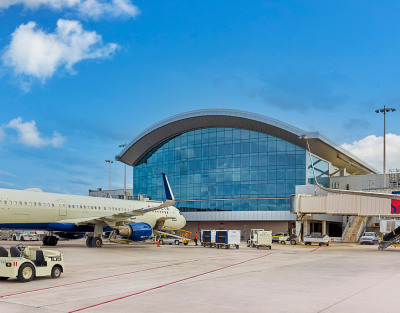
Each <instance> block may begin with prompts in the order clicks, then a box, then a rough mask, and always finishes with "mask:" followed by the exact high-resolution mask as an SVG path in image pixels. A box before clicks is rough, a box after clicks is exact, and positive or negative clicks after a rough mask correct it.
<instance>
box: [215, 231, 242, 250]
mask: <svg viewBox="0 0 400 313" xmlns="http://www.w3.org/2000/svg"><path fill="white" fill-rule="evenodd" d="M215 246H216V247H217V249H219V248H225V249H229V248H230V247H231V246H232V247H235V248H236V249H239V246H240V230H217V231H216V235H215Z"/></svg>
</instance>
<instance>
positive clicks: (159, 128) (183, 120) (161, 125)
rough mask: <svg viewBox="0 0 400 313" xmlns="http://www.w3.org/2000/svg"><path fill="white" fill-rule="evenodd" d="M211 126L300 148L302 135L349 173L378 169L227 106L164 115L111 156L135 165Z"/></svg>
mask: <svg viewBox="0 0 400 313" xmlns="http://www.w3.org/2000/svg"><path fill="white" fill-rule="evenodd" d="M214 127H229V128H240V129H247V130H252V131H257V132H260V133H264V134H268V135H271V136H274V137H277V138H281V139H283V140H286V141H288V142H291V143H293V144H295V145H297V146H300V147H303V148H306V147H305V145H306V142H305V140H302V139H299V136H301V135H304V134H305V135H306V136H307V137H308V139H309V143H310V149H311V152H312V153H313V154H315V155H316V156H319V157H321V158H323V159H325V160H327V161H329V162H331V163H332V165H333V166H335V167H338V168H346V170H347V172H348V173H350V174H352V173H360V174H365V173H377V172H378V171H377V170H376V169H374V168H373V167H372V166H370V165H368V164H367V163H365V162H363V161H362V160H360V159H358V158H357V157H356V156H354V155H353V154H351V153H350V152H349V151H347V150H345V149H343V148H342V147H341V146H340V145H338V144H336V143H334V142H333V141H331V140H329V139H328V138H326V137H324V136H322V135H320V134H319V133H318V132H306V131H304V130H301V129H299V128H296V127H294V126H291V125H288V124H286V123H283V122H281V121H278V120H275V119H273V118H270V117H267V116H263V115H260V114H255V113H250V112H245V111H238V110H229V109H205V110H196V111H190V112H186V113H181V114H178V115H174V116H171V117H169V118H166V119H164V120H162V121H160V122H158V123H156V124H154V125H152V126H150V127H148V128H146V129H145V130H144V131H142V132H141V133H140V134H139V135H137V136H136V137H135V138H134V139H133V140H132V141H131V142H130V143H129V144H128V145H126V147H125V148H124V149H123V150H122V151H121V152H120V153H119V154H118V155H116V156H115V159H116V160H118V161H121V162H123V163H125V164H127V165H132V166H135V165H137V163H138V162H139V161H140V160H141V158H142V157H143V156H145V155H146V154H147V153H148V152H149V151H151V150H152V149H154V148H156V147H157V146H158V145H159V144H161V143H162V142H164V141H166V140H169V139H172V138H174V137H176V136H178V135H180V134H183V133H186V132H189V131H192V130H196V129H202V128H214Z"/></svg>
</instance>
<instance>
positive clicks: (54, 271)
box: [51, 265, 62, 278]
mask: <svg viewBox="0 0 400 313" xmlns="http://www.w3.org/2000/svg"><path fill="white" fill-rule="evenodd" d="M61 273H62V270H61V267H59V266H58V265H54V266H53V268H52V269H51V278H59V277H60V276H61Z"/></svg>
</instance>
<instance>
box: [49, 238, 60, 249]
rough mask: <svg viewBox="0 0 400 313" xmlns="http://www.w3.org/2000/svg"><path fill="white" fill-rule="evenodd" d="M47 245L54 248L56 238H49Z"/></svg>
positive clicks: (56, 241)
mask: <svg viewBox="0 0 400 313" xmlns="http://www.w3.org/2000/svg"><path fill="white" fill-rule="evenodd" d="M47 243H48V245H49V246H53V247H54V246H56V245H57V243H58V238H57V237H56V236H50V237H49V239H48V240H47Z"/></svg>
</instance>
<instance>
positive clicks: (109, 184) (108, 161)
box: [106, 159, 113, 190]
mask: <svg viewBox="0 0 400 313" xmlns="http://www.w3.org/2000/svg"><path fill="white" fill-rule="evenodd" d="M106 162H107V163H110V181H109V183H108V190H111V163H113V161H112V160H111V159H109V160H106Z"/></svg>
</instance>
